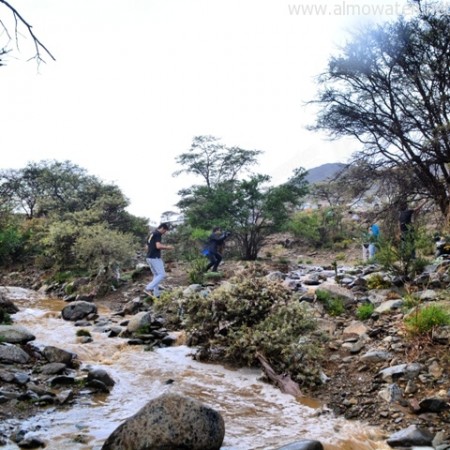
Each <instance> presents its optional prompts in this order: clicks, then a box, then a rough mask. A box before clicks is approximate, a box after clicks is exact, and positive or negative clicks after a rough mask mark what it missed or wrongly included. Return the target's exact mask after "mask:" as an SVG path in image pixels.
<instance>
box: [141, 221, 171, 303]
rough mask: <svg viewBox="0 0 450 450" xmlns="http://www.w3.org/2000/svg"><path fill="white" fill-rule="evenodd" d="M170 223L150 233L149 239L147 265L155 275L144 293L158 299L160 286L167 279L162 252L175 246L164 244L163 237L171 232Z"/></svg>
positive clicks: (161, 225) (163, 224)
mask: <svg viewBox="0 0 450 450" xmlns="http://www.w3.org/2000/svg"><path fill="white" fill-rule="evenodd" d="M169 229H170V227H169V224H168V223H162V224H160V225H159V226H158V228H156V230H153V231H152V232H151V233H150V236H149V237H148V239H147V257H146V260H147V264H148V265H149V267H150V270H151V271H152V274H153V279H152V281H151V282H150V283H148V284H147V286H145V289H144V292H145V293H146V294H147V295H153V297H156V298H158V297H159V296H160V290H159V285H160V283H161V282H162V280H164V278H166V271H165V269H164V261H163V260H162V259H161V250H173V248H174V247H173V245H165V244H163V243H162V237H163V235H164V234H166V233H167V232H168V231H169Z"/></svg>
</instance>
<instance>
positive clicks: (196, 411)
mask: <svg viewBox="0 0 450 450" xmlns="http://www.w3.org/2000/svg"><path fill="white" fill-rule="evenodd" d="M224 436H225V424H224V420H223V418H222V416H221V415H220V413H218V412H217V411H215V410H214V409H212V408H209V407H207V406H205V405H203V404H202V403H200V402H198V401H196V400H193V399H190V398H188V397H183V396H181V395H178V394H163V395H161V396H160V397H158V398H155V399H153V400H151V401H150V402H149V403H147V405H145V406H144V407H143V408H141V409H140V410H139V411H138V412H137V413H136V414H135V415H134V416H132V417H130V418H129V419H127V420H126V421H125V422H124V423H123V424H122V425H120V426H119V427H118V428H116V430H115V431H113V433H112V434H111V435H110V436H109V437H108V439H107V440H106V441H105V443H104V444H103V446H102V450H163V449H175V448H183V449H185V450H216V449H217V450H219V449H220V447H221V445H222V442H223V438H224Z"/></svg>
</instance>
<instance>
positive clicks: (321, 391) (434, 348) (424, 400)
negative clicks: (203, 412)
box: [0, 243, 450, 448]
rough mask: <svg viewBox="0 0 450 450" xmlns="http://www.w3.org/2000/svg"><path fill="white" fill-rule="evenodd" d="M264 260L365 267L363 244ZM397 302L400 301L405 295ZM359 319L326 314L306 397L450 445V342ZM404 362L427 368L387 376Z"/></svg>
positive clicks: (390, 320) (281, 265)
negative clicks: (320, 354)
mask: <svg viewBox="0 0 450 450" xmlns="http://www.w3.org/2000/svg"><path fill="white" fill-rule="evenodd" d="M269 253H270V255H269ZM261 255H262V256H263V258H262V261H261V264H263V265H264V266H265V270H266V271H267V272H268V273H269V272H270V271H274V270H277V271H282V272H286V273H288V272H289V270H293V269H295V268H296V267H297V266H298V264H299V263H305V264H308V265H313V266H318V267H319V266H321V267H328V268H331V267H332V263H333V261H337V263H338V267H339V266H352V265H355V264H357V263H359V262H360V261H359V260H360V249H359V247H357V246H355V247H354V248H353V249H350V250H348V251H345V252H344V253H340V254H339V255H336V254H335V255H333V254H330V253H329V252H312V251H308V250H302V249H301V248H298V247H288V248H286V247H285V246H283V245H281V244H277V243H275V244H273V243H272V246H271V247H270V252H269V250H268V249H266V250H264V251H263V252H261ZM241 265H242V263H241V262H238V261H232V260H225V261H224V263H223V266H222V270H223V273H224V278H225V279H227V278H229V277H231V276H232V275H233V274H234V273H236V271H238V270H239V268H240V266H241ZM167 270H168V278H167V279H166V280H165V287H166V288H167V289H172V288H176V287H180V286H187V285H188V284H189V281H188V277H187V273H186V268H185V267H184V266H183V264H181V263H178V262H172V263H170V264H167ZM36 275H37V274H32V273H22V274H21V275H18V273H17V271H16V272H15V273H14V274H11V273H8V274H6V273H4V274H1V275H0V285H9V284H11V283H13V284H16V285H17V282H18V281H17V279H19V278H20V279H21V283H22V284H21V286H22V287H30V286H32V285H35V284H36ZM149 277H150V275H149V273H146V272H144V273H143V274H142V276H141V277H140V278H138V279H135V280H134V281H133V282H131V281H130V282H127V283H124V284H122V285H121V286H120V287H119V288H118V289H117V290H116V291H115V292H113V293H110V294H108V295H107V296H106V297H103V298H98V299H95V303H96V304H98V305H106V306H108V308H110V309H111V310H112V311H119V310H120V309H122V308H123V306H124V305H125V304H126V303H127V302H128V301H130V300H132V299H133V298H134V297H135V296H139V295H142V289H143V287H144V285H145V282H146V281H147V280H148V279H149ZM383 295H385V296H386V297H389V296H390V297H392V298H393V299H395V298H396V295H395V293H394V294H393V293H392V292H391V293H390V294H389V293H386V292H385V293H384V294H383ZM390 297H389V298H390ZM397 298H400V294H398V297H397ZM354 313H355V309H354V308H352V307H349V308H347V310H346V312H345V314H343V315H341V316H338V317H330V316H326V315H325V317H323V318H322V319H323V320H322V323H323V324H324V326H325V328H328V329H329V334H330V341H329V344H328V347H327V349H326V354H325V355H324V356H325V358H324V361H325V363H324V366H323V373H324V375H325V376H326V377H327V381H326V382H325V383H324V384H322V385H321V386H319V387H317V388H316V389H313V390H310V391H309V392H304V394H305V395H306V396H310V397H312V398H315V399H318V400H320V402H321V403H322V404H323V405H326V406H325V407H326V408H329V409H331V410H333V411H334V412H335V413H336V414H338V415H343V416H345V417H346V418H348V419H357V420H363V421H367V422H368V423H369V424H371V425H377V426H379V427H381V428H382V429H384V430H386V433H387V435H389V434H390V433H392V432H394V431H397V430H401V429H405V428H407V427H408V426H409V425H411V424H415V425H420V426H423V427H425V428H426V429H428V430H430V431H431V432H432V433H433V434H438V436H440V438H441V439H442V440H444V441H445V439H448V438H449V437H450V410H449V400H450V378H449V373H450V372H449V369H450V354H449V351H448V345H449V342H448V341H447V340H445V339H443V340H441V341H440V342H439V341H437V340H432V339H431V338H425V337H422V338H420V339H418V338H416V339H410V338H408V336H407V335H406V333H405V330H404V327H403V321H402V318H403V313H402V312H401V311H400V310H399V311H395V310H394V311H391V312H390V313H389V314H374V315H373V316H372V317H371V318H370V319H369V320H367V321H364V322H363V323H362V322H359V323H358V324H356V325H355V321H356V318H355V314H354ZM352 327H353V328H352ZM374 348H376V349H378V350H379V351H380V352H381V351H384V352H389V353H390V354H391V357H390V358H388V359H383V358H378V357H373V358H370V357H366V355H367V353H368V352H369V350H371V349H374ZM403 364H409V365H412V364H420V367H421V368H420V370H418V371H417V373H410V372H408V370H406V369H405V370H399V371H398V372H397V371H395V370H394V373H392V374H389V373H387V374H386V373H385V372H383V370H386V369H389V368H396V367H398V366H401V365H403ZM403 369H404V368H403ZM3 406H5V405H2V407H3ZM30 412H32V411H30ZM9 414H18V415H21V416H24V415H26V414H27V412H25V411H13V410H11V411H10V412H9ZM443 448H446V447H443Z"/></svg>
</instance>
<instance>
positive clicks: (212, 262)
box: [206, 252, 222, 272]
mask: <svg viewBox="0 0 450 450" xmlns="http://www.w3.org/2000/svg"><path fill="white" fill-rule="evenodd" d="M208 259H209V264H208V265H207V266H206V271H208V270H209V269H211V267H212V272H217V268H218V267H219V264H220V262H221V261H222V255H221V254H220V253H213V252H209V255H208Z"/></svg>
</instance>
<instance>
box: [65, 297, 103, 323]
mask: <svg viewBox="0 0 450 450" xmlns="http://www.w3.org/2000/svg"><path fill="white" fill-rule="evenodd" d="M96 313H97V307H96V306H95V305H94V304H93V303H90V302H84V301H76V302H72V303H70V305H67V306H66V307H65V308H63V310H62V317H63V319H64V320H71V321H76V320H81V319H84V318H85V317H87V316H89V315H90V314H96Z"/></svg>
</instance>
